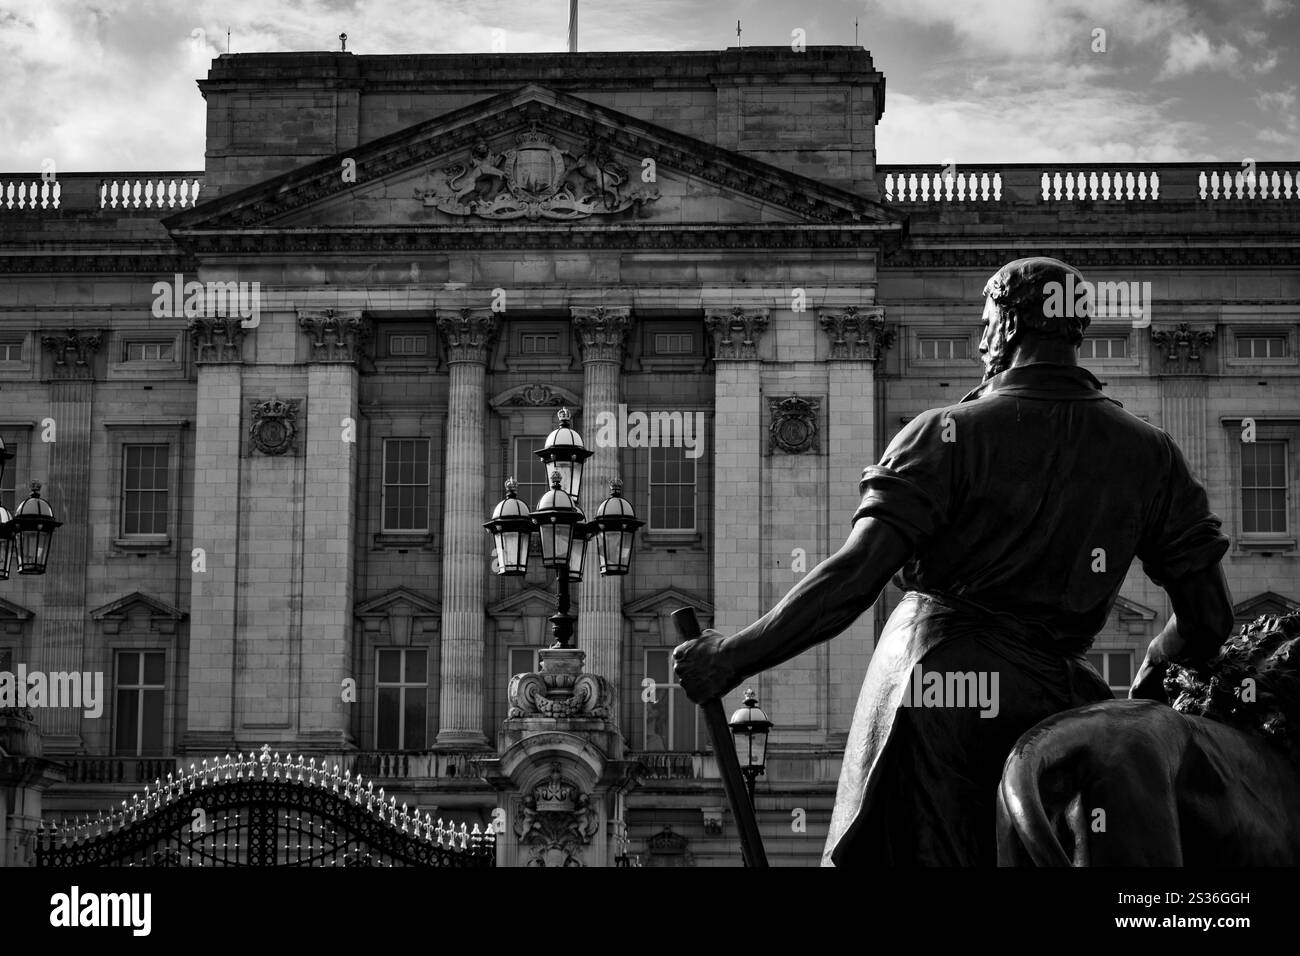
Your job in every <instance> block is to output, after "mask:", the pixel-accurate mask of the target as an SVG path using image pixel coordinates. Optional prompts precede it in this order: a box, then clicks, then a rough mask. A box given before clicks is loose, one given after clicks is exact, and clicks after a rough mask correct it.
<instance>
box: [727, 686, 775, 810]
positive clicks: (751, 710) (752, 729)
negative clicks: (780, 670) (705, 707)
mask: <svg viewBox="0 0 1300 956" xmlns="http://www.w3.org/2000/svg"><path fill="white" fill-rule="evenodd" d="M727 724H728V726H730V727H731V736H732V737H733V738H735V741H736V756H737V757H738V758H739V759H740V772H741V773H743V774H744V775H745V789H746V790H748V791H749V803H750V806H754V781H755V780H756V779H757V778H758V777H759V776H761V775H762V774H763V773H764V772H765V771H766V769H767V766H766V765H767V735H768V733H769V732H770V731H771V729H772V721H770V720H768V719H767V714H765V713H763V711H761V710H760V709H759V707H758V698H757V697H755V696H754V691H753V689H752V688H746V689H745V705H744V706H743V707H740V708H738V709H737V710H736V712H735V713H734V714H732V715H731V720H729V721H727ZM755 809H757V808H756V807H755Z"/></svg>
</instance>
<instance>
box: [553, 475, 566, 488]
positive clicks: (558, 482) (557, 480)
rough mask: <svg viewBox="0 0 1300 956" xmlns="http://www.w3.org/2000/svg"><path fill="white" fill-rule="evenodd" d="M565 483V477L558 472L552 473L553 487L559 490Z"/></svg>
mask: <svg viewBox="0 0 1300 956" xmlns="http://www.w3.org/2000/svg"><path fill="white" fill-rule="evenodd" d="M563 481H564V478H563V476H562V475H561V474H560V473H559V472H558V471H553V472H551V487H552V488H559V487H561V486H562V483H563Z"/></svg>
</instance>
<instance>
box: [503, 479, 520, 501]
mask: <svg viewBox="0 0 1300 956" xmlns="http://www.w3.org/2000/svg"><path fill="white" fill-rule="evenodd" d="M506 497H507V498H518V497H519V482H517V481H515V476H514V475H511V476H510V477H509V478H507V479H506Z"/></svg>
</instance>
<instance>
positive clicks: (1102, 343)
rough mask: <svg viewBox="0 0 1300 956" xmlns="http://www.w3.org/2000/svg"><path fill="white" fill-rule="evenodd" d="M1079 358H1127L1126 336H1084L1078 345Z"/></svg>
mask: <svg viewBox="0 0 1300 956" xmlns="http://www.w3.org/2000/svg"><path fill="white" fill-rule="evenodd" d="M1079 358H1081V359H1121V358H1128V337H1127V336H1123V335H1121V336H1105V337H1103V336H1097V337H1096V338H1092V337H1089V338H1085V339H1084V340H1083V342H1082V344H1080V346H1079Z"/></svg>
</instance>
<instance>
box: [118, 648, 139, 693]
mask: <svg viewBox="0 0 1300 956" xmlns="http://www.w3.org/2000/svg"><path fill="white" fill-rule="evenodd" d="M117 682H118V684H119V685H126V684H138V683H140V655H139V654H135V653H132V652H130V651H124V652H122V653H120V654H118V655H117Z"/></svg>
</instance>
